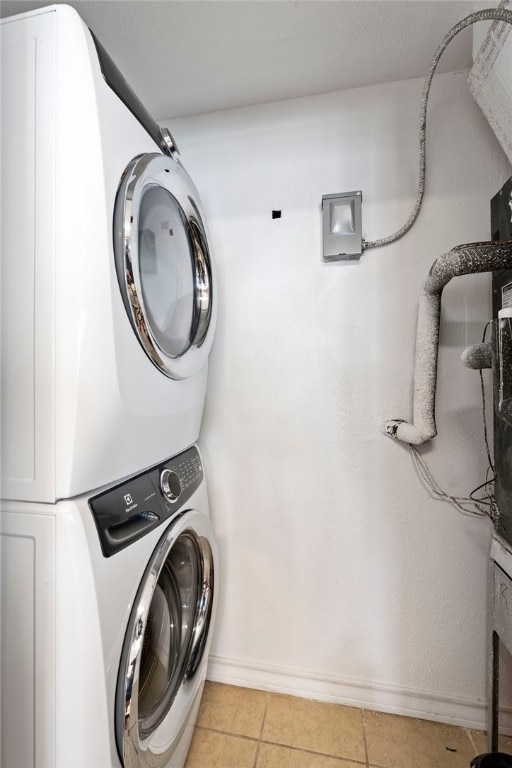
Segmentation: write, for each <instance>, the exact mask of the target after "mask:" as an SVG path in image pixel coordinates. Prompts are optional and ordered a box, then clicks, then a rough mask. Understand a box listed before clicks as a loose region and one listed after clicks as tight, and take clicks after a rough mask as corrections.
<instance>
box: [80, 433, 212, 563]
mask: <svg viewBox="0 0 512 768" xmlns="http://www.w3.org/2000/svg"><path fill="white" fill-rule="evenodd" d="M203 478H204V474H203V468H202V465H201V457H200V455H199V451H198V450H197V448H196V447H195V446H193V447H192V448H189V449H188V450H187V451H184V453H180V454H178V456H174V457H173V458H172V459H169V460H168V461H165V462H163V463H162V464H159V465H158V466H156V467H153V468H152V469H149V470H146V471H145V472H142V473H141V474H140V475H136V476H135V477H132V478H130V480H127V481H125V482H124V483H120V484H119V485H115V486H114V487H112V488H109V489H108V490H106V491H103V493H99V494H98V495H97V496H94V497H93V498H91V499H89V508H90V510H91V512H92V515H93V518H94V522H95V523H96V528H97V531H98V536H99V539H100V544H101V550H102V552H103V554H104V556H105V557H110V556H111V555H114V554H115V553H116V552H118V551H119V550H121V549H124V548H125V547H127V546H129V545H130V544H132V543H133V542H134V541H137V539H139V538H141V536H144V535H145V534H146V533H149V531H151V530H152V529H153V528H156V526H158V525H160V523H162V522H163V521H164V520H167V519H168V518H170V517H173V516H174V515H176V514H177V513H178V512H179V511H180V510H181V509H182V508H183V506H184V505H185V504H186V503H187V501H188V500H189V499H190V497H191V496H192V494H193V493H194V491H196V490H197V488H199V486H200V485H201V483H202V481H203Z"/></svg>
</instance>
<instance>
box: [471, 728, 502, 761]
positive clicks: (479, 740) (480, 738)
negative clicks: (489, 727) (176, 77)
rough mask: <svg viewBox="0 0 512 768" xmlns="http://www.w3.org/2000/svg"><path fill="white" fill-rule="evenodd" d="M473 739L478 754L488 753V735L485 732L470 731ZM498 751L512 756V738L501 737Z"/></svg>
mask: <svg viewBox="0 0 512 768" xmlns="http://www.w3.org/2000/svg"><path fill="white" fill-rule="evenodd" d="M470 733H471V738H472V739H473V741H474V742H475V747H476V754H477V755H481V754H482V753H485V752H488V751H489V748H488V746H487V734H486V733H485V732H484V731H470ZM498 749H499V751H500V752H504V753H505V754H506V755H512V737H511V736H500V737H499V739H498Z"/></svg>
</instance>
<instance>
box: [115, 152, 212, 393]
mask: <svg viewBox="0 0 512 768" xmlns="http://www.w3.org/2000/svg"><path fill="white" fill-rule="evenodd" d="M114 253H115V259H116V270H117V277H118V281H119V286H120V288H121V294H122V297H123V301H124V305H125V308H126V311H127V313H128V317H129V318H130V322H131V324H132V327H133V329H134V331H135V333H136V335H137V338H138V340H139V342H140V343H141V345H142V347H143V349H144V351H145V352H146V354H147V355H148V357H149V359H150V360H151V361H152V362H153V364H154V365H155V366H156V367H157V368H158V369H159V370H160V371H161V372H162V373H164V374H165V375H166V376H170V377H171V378H173V379H185V378H188V377H189V376H192V375H193V374H194V373H195V372H196V371H198V370H199V368H201V366H202V365H203V364H204V363H205V362H206V360H207V357H208V353H209V351H210V347H211V345H212V341H213V335H214V331H215V315H216V297H215V296H214V289H213V274H212V272H213V269H212V263H211V259H210V250H209V247H208V239H207V234H206V229H205V225H204V222H203V217H202V215H201V212H200V203H199V197H198V194H197V191H196V189H195V187H194V185H193V184H192V181H191V180H190V177H189V176H188V174H187V173H186V171H185V170H184V168H183V167H182V165H181V164H180V163H179V161H178V160H176V159H174V158H171V157H166V156H164V155H160V154H147V155H142V156H140V157H137V158H135V159H134V160H132V162H131V163H130V165H129V166H128V167H127V169H126V171H125V173H124V175H123V178H122V180H121V184H120V186H119V190H118V193H117V198H116V205H115V213H114Z"/></svg>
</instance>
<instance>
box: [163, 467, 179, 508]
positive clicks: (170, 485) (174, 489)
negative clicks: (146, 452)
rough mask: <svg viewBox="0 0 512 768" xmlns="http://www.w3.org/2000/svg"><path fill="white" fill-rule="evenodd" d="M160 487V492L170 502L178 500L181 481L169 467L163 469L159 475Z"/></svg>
mask: <svg viewBox="0 0 512 768" xmlns="http://www.w3.org/2000/svg"><path fill="white" fill-rule="evenodd" d="M160 488H161V489H162V493H163V495H164V496H165V498H166V499H167V501H170V502H171V504H174V503H175V502H176V501H178V498H179V496H180V494H181V481H180V478H179V477H178V475H177V474H176V472H173V471H172V470H171V469H164V470H162V473H161V475H160Z"/></svg>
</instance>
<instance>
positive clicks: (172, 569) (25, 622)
mask: <svg viewBox="0 0 512 768" xmlns="http://www.w3.org/2000/svg"><path fill="white" fill-rule="evenodd" d="M2 547H3V549H2V559H3V563H2V568H3V579H2V590H3V593H2V644H1V650H2V659H1V660H2V667H1V669H2V709H1V732H2V739H1V764H2V768H20V767H21V766H23V768H93V767H94V768H120V767H121V766H122V767H123V768H147V767H148V766H152V768H163V766H166V768H181V767H182V766H183V764H184V762H185V759H186V754H187V751H188V747H189V743H190V738H191V736H192V731H193V726H194V722H195V719H196V716H197V710H198V707H199V701H200V697H201V692H202V688H203V684H204V679H205V674H206V663H207V656H208V649H209V645H210V640H211V631H212V627H213V622H214V617H215V611H216V601H217V592H216V585H217V584H218V574H217V567H218V550H217V543H216V540H215V536H214V533H213V530H212V527H211V524H210V521H209V518H208V500H207V494H206V486H205V482H204V475H203V470H202V466H201V459H200V455H199V452H198V450H197V448H196V447H195V446H193V447H192V448H190V449H188V450H187V451H185V452H184V453H182V454H180V455H178V456H176V457H174V458H173V459H171V460H169V461H166V462H164V463H162V464H160V465H158V466H156V467H154V468H153V469H152V470H150V471H146V472H144V473H142V474H140V475H137V476H135V477H133V478H131V479H130V480H129V481H127V482H125V483H123V484H121V485H117V486H108V487H107V488H102V489H100V490H99V492H95V493H94V494H93V496H92V497H86V496H80V497H77V498H75V499H73V500H69V501H60V502H57V503H56V504H53V505H44V504H34V503H23V502H5V503H4V509H3V520H2ZM13 585H15V587H16V588H15V589H13Z"/></svg>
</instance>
